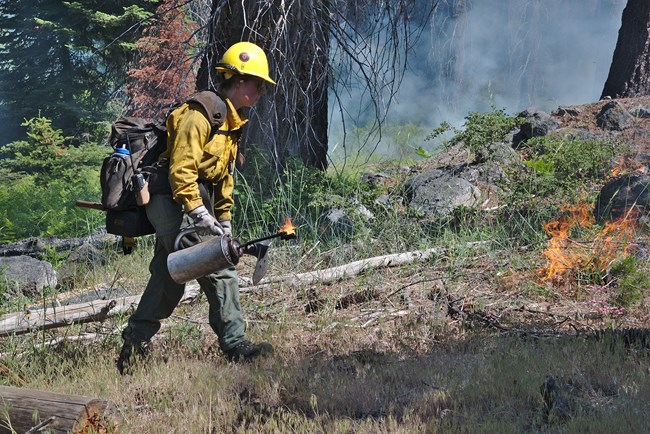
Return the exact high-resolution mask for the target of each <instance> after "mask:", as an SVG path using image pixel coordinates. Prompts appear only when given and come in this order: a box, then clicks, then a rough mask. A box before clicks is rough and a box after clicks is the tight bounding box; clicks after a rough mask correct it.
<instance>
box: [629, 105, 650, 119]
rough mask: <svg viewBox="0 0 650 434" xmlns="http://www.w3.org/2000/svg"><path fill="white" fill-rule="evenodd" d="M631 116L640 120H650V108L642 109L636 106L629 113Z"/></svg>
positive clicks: (640, 106) (642, 107)
mask: <svg viewBox="0 0 650 434" xmlns="http://www.w3.org/2000/svg"><path fill="white" fill-rule="evenodd" d="M630 113H631V114H632V116H634V117H637V118H642V119H647V118H650V108H647V107H644V106H642V105H639V106H637V107H636V108H635V109H633V110H632V111H631V112H630Z"/></svg>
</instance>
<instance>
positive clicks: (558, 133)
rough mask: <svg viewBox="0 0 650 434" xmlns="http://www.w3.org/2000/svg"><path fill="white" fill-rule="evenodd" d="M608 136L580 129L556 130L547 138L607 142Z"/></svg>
mask: <svg viewBox="0 0 650 434" xmlns="http://www.w3.org/2000/svg"><path fill="white" fill-rule="evenodd" d="M609 136H610V135H609V134H606V133H594V132H591V131H587V130H583V129H580V128H558V129H557V130H555V131H553V132H551V133H550V134H549V137H557V138H561V139H567V140H608V139H609Z"/></svg>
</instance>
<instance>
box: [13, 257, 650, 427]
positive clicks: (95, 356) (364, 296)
mask: <svg viewBox="0 0 650 434" xmlns="http://www.w3.org/2000/svg"><path fill="white" fill-rule="evenodd" d="M465 253H466V254H464V255H458V256H456V255H450V256H448V257H441V258H438V259H437V260H435V261H430V262H426V263H415V264H411V265H409V266H403V267H400V268H396V269H385V270H381V271H376V272H371V273H367V274H366V275H363V276H359V277H358V278H357V279H351V280H346V281H341V282H337V283H335V284H332V285H313V286H310V287H301V288H295V287H286V288H285V287H274V288H273V289H271V290H268V291H265V292H263V293H255V292H253V293H246V294H245V295H243V296H242V298H243V300H242V303H243V308H244V309H245V312H246V316H247V319H248V320H249V331H248V334H249V337H250V338H252V339H253V340H267V341H270V342H272V343H273V345H274V346H275V348H276V352H275V354H274V355H273V356H272V357H270V358H267V359H264V360H261V361H260V362H258V363H254V364H249V365H235V364H228V363H226V362H225V360H224V359H223V358H222V356H221V353H220V351H219V350H218V345H217V342H216V338H215V337H214V335H213V334H212V332H211V331H210V329H209V327H208V325H207V305H206V303H205V301H204V300H202V299H200V300H199V302H198V303H197V304H195V305H191V306H190V305H184V306H181V307H179V308H178V309H177V310H176V312H175V315H174V317H172V318H170V319H169V320H168V321H166V322H165V327H164V329H163V331H162V332H161V333H160V334H159V335H157V337H156V339H155V342H154V356H153V357H152V359H150V360H149V361H148V363H146V364H145V365H143V366H142V367H141V368H140V369H138V370H137V371H136V372H135V373H134V374H133V375H132V376H128V377H121V376H119V375H118V374H117V371H116V370H115V367H114V359H115V357H116V355H117V351H118V349H119V345H120V341H119V339H118V336H119V330H120V327H121V326H122V325H123V323H124V320H125V318H116V319H113V320H110V321H107V322H106V323H104V324H102V325H86V326H75V327H73V328H70V329H68V330H67V333H68V335H70V336H72V335H77V334H79V333H81V332H82V331H94V332H99V333H100V334H103V335H104V336H105V337H104V338H103V339H101V340H98V341H94V342H92V343H90V344H89V343H81V342H72V341H69V342H67V343H64V344H61V345H58V346H57V347H50V348H46V349H43V350H37V349H35V345H36V344H37V343H38V342H39V341H41V340H42V335H37V334H34V335H31V336H27V337H24V338H21V339H18V338H14V339H12V340H5V344H6V348H11V349H12V350H13V351H12V352H11V354H13V355H7V356H5V357H4V358H3V360H2V361H1V363H2V364H3V365H4V366H5V367H6V368H7V370H6V372H8V373H10V374H2V375H3V383H5V384H12V385H20V386H23V387H32V388H37V389H43V390H51V391H56V392H61V393H70V394H82V395H89V396H96V397H100V398H103V399H107V400H110V401H111V402H113V403H114V404H116V406H117V414H116V416H115V417H116V420H118V422H119V430H118V432H123V433H143V434H144V433H156V434H158V433H161V432H169V433H229V432H269V433H271V432H323V433H325V432H327V433H349V432H355V433H356V432H359V433H366V432H367V433H376V432H391V433H394V432H404V433H407V432H408V433H411V432H449V431H452V432H542V431H544V432H546V431H550V432H621V430H622V429H625V431H627V432H644V431H645V429H646V421H647V418H648V417H649V416H650V406H649V404H648V400H647V397H648V396H650V377H649V375H648V369H649V361H650V358H649V357H648V352H647V351H648V350H647V348H642V347H641V346H634V345H633V346H632V347H629V348H625V347H624V345H623V340H622V339H618V340H617V339H611V338H608V337H607V336H604V337H603V336H600V335H597V334H595V333H593V332H591V330H593V329H601V328H607V326H608V325H611V321H612V318H606V317H602V316H601V317H598V316H597V315H595V314H594V313H593V312H580V311H577V310H573V308H574V307H575V306H578V305H579V304H578V303H573V302H572V301H571V300H557V303H548V298H546V297H545V296H543V295H541V292H542V290H543V287H541V286H540V287H536V286H535V285H534V284H531V281H530V280H531V279H532V276H531V275H526V273H519V272H517V270H515V269H513V268H508V267H507V266H506V263H507V261H506V259H507V256H508V255H511V254H512V252H508V251H505V250H501V251H499V250H497V251H492V250H491V249H490V248H485V249H484V250H479V251H475V252H473V253H472V254H467V253H468V252H465ZM275 260H276V261H275V265H274V267H282V266H284V265H283V261H284V260H288V259H286V258H283V257H282V256H281V255H279V256H277V257H276V258H275ZM248 266H249V265H247V264H242V267H241V268H242V270H241V272H242V274H244V273H246V272H247V271H248V269H247V267H248ZM309 266H310V264H305V267H309ZM536 291H537V292H536ZM572 304H575V306H572ZM644 309H645V308H642V309H641V310H640V311H639V312H637V313H638V314H639V315H637V316H636V317H637V318H639V317H641V316H642V315H646V316H647V309H645V311H644ZM619 324H620V323H619ZM576 329H577V330H580V331H581V333H580V334H578V335H577V334H576ZM51 333H54V332H48V333H47V334H46V335H49V334H51ZM21 350H26V351H27V352H26V353H22V351H21ZM3 372H5V371H3ZM549 377H550V378H553V379H554V380H555V381H556V384H557V391H555V390H554V392H555V393H556V395H557V396H561V397H562V400H564V401H562V402H565V401H566V403H567V404H566V405H564V404H562V405H559V404H557V403H554V402H558V399H559V398H557V399H556V401H549V402H550V404H549V403H548V402H545V400H544V398H543V395H542V386H543V385H544V384H545V382H546V381H547V379H548V378H549ZM553 396H555V395H553ZM549 405H550V408H549ZM563 405H564V406H563ZM565 407H566V408H565Z"/></svg>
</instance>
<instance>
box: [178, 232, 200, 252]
mask: <svg viewBox="0 0 650 434" xmlns="http://www.w3.org/2000/svg"><path fill="white" fill-rule="evenodd" d="M195 233H196V228H194V227H193V226H190V227H187V228H183V229H181V231H180V232H179V233H178V235H176V239H175V240H174V251H176V250H181V241H182V240H183V237H184V236H186V235H190V234H195Z"/></svg>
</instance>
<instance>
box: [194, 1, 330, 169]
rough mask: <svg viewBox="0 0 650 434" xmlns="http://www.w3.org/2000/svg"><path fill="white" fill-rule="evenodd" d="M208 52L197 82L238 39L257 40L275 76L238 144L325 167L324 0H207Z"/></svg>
mask: <svg viewBox="0 0 650 434" xmlns="http://www.w3.org/2000/svg"><path fill="white" fill-rule="evenodd" d="M212 8H213V9H212V12H213V13H212V16H213V22H212V25H211V32H210V38H209V40H210V52H209V53H208V54H207V56H206V58H205V59H204V61H203V64H202V66H201V70H200V72H199V77H198V87H199V88H207V87H209V86H210V85H211V83H213V82H214V79H215V76H214V74H215V73H214V66H215V63H216V62H218V60H219V57H220V55H221V54H222V53H223V52H224V51H225V49H226V48H227V47H229V46H230V45H231V44H233V43H235V42H238V41H251V42H254V43H256V44H258V45H259V46H261V47H262V48H263V49H264V51H265V52H266V53H267V55H268V57H269V62H270V67H271V71H270V75H271V77H273V78H274V79H275V80H276V81H277V82H278V84H277V86H274V87H272V88H270V89H269V90H268V93H267V94H266V95H265V96H264V97H263V98H261V100H260V102H259V103H258V104H257V107H256V108H255V110H254V112H253V115H252V116H251V121H250V124H249V127H248V128H247V133H246V137H244V145H246V144H247V143H254V144H257V145H259V146H260V147H262V148H263V149H266V150H268V151H269V154H270V155H271V156H272V159H273V160H274V162H275V163H276V164H278V165H282V164H283V162H284V161H285V159H286V158H287V157H289V156H296V157H300V158H301V159H302V161H304V162H305V164H307V165H308V166H310V167H316V168H319V169H325V168H326V167H327V115H328V112H327V85H328V82H327V76H328V68H329V62H328V61H329V39H328V37H329V36H328V34H329V17H328V0H305V1H286V0H284V1H282V0H273V1H269V2H258V1H255V0H228V1H219V0H214V1H213V7H212Z"/></svg>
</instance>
